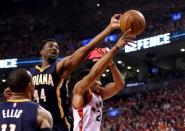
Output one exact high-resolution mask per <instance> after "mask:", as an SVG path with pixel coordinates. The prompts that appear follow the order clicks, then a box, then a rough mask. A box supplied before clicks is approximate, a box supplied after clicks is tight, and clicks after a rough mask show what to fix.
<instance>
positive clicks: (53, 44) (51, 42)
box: [44, 41, 58, 47]
mask: <svg viewBox="0 0 185 131" xmlns="http://www.w3.org/2000/svg"><path fill="white" fill-rule="evenodd" d="M49 46H56V47H58V43H57V42H55V41H48V42H46V43H45V45H44V47H49Z"/></svg>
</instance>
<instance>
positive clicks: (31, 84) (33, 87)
mask: <svg viewBox="0 0 185 131" xmlns="http://www.w3.org/2000/svg"><path fill="white" fill-rule="evenodd" d="M28 89H29V91H31V92H34V89H35V86H34V84H33V82H29V83H28Z"/></svg>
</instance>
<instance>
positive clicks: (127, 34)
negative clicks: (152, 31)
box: [115, 29, 136, 48]
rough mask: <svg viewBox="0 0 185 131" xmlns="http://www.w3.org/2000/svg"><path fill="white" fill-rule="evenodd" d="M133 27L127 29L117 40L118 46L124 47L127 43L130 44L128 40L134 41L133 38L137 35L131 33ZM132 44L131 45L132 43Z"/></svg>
mask: <svg viewBox="0 0 185 131" xmlns="http://www.w3.org/2000/svg"><path fill="white" fill-rule="evenodd" d="M130 32H131V29H129V30H127V31H126V32H125V33H124V34H123V35H122V36H121V37H120V38H119V40H118V41H117V43H116V45H115V46H116V47H118V48H123V47H124V46H125V45H126V44H127V45H129V43H128V42H133V43H134V41H133V39H134V38H136V36H135V35H132V34H130ZM130 46H131V45H130Z"/></svg>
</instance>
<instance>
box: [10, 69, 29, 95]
mask: <svg viewBox="0 0 185 131" xmlns="http://www.w3.org/2000/svg"><path fill="white" fill-rule="evenodd" d="M31 81H32V77H31V75H30V74H29V73H28V71H27V70H26V69H23V68H19V69H16V70H14V71H12V72H11V73H10V74H9V76H8V79H7V84H8V86H9V88H10V89H11V90H12V91H13V92H24V91H25V89H26V87H27V85H28V83H29V82H31Z"/></svg>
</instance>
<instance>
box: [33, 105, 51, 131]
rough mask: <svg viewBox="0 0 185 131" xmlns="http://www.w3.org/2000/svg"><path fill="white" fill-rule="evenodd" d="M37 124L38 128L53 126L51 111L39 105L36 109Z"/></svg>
mask: <svg viewBox="0 0 185 131" xmlns="http://www.w3.org/2000/svg"><path fill="white" fill-rule="evenodd" d="M37 124H38V127H39V128H40V129H44V128H49V129H52V128H53V118H52V116H51V113H50V112H48V111H47V110H46V109H44V108H43V107H41V106H39V108H38V110H37Z"/></svg>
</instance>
